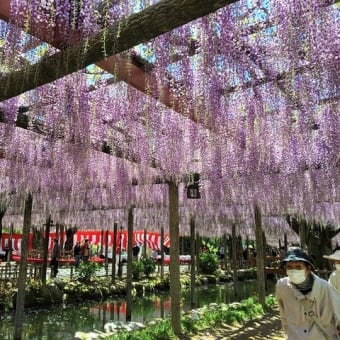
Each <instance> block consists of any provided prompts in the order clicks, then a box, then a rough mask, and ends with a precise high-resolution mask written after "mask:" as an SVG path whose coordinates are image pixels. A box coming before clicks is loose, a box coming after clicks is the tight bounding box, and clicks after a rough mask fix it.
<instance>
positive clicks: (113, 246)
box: [111, 223, 118, 283]
mask: <svg viewBox="0 0 340 340" xmlns="http://www.w3.org/2000/svg"><path fill="white" fill-rule="evenodd" d="M117 230H118V224H117V223H113V236H112V237H113V240H112V259H111V261H112V273H111V282H112V283H114V282H116V258H117V257H116V251H117Z"/></svg>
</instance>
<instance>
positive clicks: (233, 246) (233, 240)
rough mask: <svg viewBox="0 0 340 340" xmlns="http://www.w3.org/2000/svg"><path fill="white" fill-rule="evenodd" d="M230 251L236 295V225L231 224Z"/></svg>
mask: <svg viewBox="0 0 340 340" xmlns="http://www.w3.org/2000/svg"><path fill="white" fill-rule="evenodd" d="M231 249H232V257H233V282H234V293H235V295H236V289H237V269H238V265H237V237H236V224H235V223H233V224H232V226H231Z"/></svg>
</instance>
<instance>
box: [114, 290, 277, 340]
mask: <svg viewBox="0 0 340 340" xmlns="http://www.w3.org/2000/svg"><path fill="white" fill-rule="evenodd" d="M275 304H276V299H275V297H274V296H273V295H270V296H268V297H266V304H265V309H270V307H272V306H273V305H275ZM263 314H264V308H263V306H262V305H261V304H259V303H258V299H257V298H255V297H251V298H248V299H246V300H243V301H241V302H235V303H232V304H229V305H227V304H220V305H216V304H211V305H208V306H205V307H203V308H200V309H199V310H192V311H189V312H188V313H186V314H183V315H182V316H181V326H182V334H183V338H185V339H189V338H191V337H192V335H193V334H197V333H198V332H200V331H202V330H204V329H213V328H214V327H219V326H221V325H223V324H226V323H227V324H234V323H236V322H237V323H243V322H246V321H248V320H250V319H253V318H256V317H258V316H261V315H263ZM107 339H111V340H114V339H116V340H117V339H118V340H149V339H159V340H163V339H164V340H165V339H178V338H177V337H176V336H175V335H174V333H173V330H172V327H171V323H170V320H169V319H164V320H161V321H159V322H157V323H156V324H155V323H152V324H150V325H147V326H146V328H144V329H142V330H137V331H133V332H121V333H119V334H118V335H114V336H110V337H108V338H107Z"/></svg>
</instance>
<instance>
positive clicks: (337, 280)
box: [328, 270, 340, 294]
mask: <svg viewBox="0 0 340 340" xmlns="http://www.w3.org/2000/svg"><path fill="white" fill-rule="evenodd" d="M328 282H329V283H330V284H331V285H332V286H333V287H334V288H335V289H336V290H337V291H338V294H340V270H335V271H334V272H333V273H332V274H331V275H330V276H329V279H328Z"/></svg>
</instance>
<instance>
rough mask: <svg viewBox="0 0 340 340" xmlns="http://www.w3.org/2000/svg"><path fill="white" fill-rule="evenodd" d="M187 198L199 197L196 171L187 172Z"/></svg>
mask: <svg viewBox="0 0 340 340" xmlns="http://www.w3.org/2000/svg"><path fill="white" fill-rule="evenodd" d="M187 198H190V199H198V198H201V193H200V174H199V173H197V172H195V173H192V174H189V183H188V185H187Z"/></svg>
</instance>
